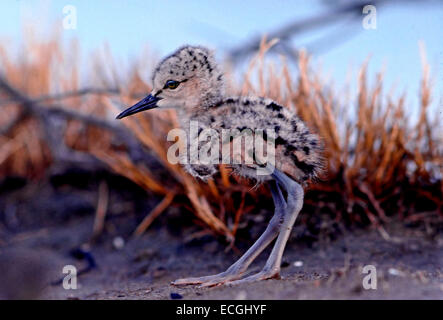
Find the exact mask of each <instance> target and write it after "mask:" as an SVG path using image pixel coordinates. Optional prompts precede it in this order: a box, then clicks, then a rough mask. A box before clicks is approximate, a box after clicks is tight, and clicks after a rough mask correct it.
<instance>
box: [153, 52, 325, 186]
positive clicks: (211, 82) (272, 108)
mask: <svg viewBox="0 0 443 320" xmlns="http://www.w3.org/2000/svg"><path fill="white" fill-rule="evenodd" d="M168 79H174V80H177V81H179V82H180V86H179V87H178V88H177V89H175V90H178V89H180V87H182V88H184V89H183V90H185V89H187V91H188V92H189V91H190V92H192V94H188V95H185V96H182V97H180V101H177V103H176V104H177V105H175V106H172V105H169V107H175V108H176V109H177V110H178V113H179V119H180V123H181V125H182V127H183V128H184V129H185V130H187V129H188V127H189V122H190V121H198V123H199V126H200V128H201V129H203V128H212V129H215V130H218V131H220V130H221V129H238V130H240V131H242V130H244V129H246V128H248V129H251V130H255V129H267V128H269V129H273V130H275V133H276V138H275V147H276V163H275V165H276V166H275V167H276V168H277V169H280V170H282V171H283V172H284V173H286V174H288V175H289V176H290V177H292V178H293V179H295V180H296V181H299V182H305V181H307V180H309V179H311V178H314V177H317V176H318V174H319V173H320V172H321V170H322V168H323V158H322V143H321V141H320V139H319V137H318V136H317V135H315V134H312V133H310V132H309V130H308V128H307V127H306V125H305V124H304V123H303V122H302V121H301V120H300V119H299V118H298V117H297V116H296V114H295V113H294V112H293V111H291V110H290V109H288V108H286V107H283V106H280V105H278V104H277V103H276V102H274V101H272V100H270V99H266V98H259V97H226V96H225V95H224V81H223V74H222V73H221V72H220V70H219V68H218V65H217V64H216V62H215V59H214V56H213V53H212V52H210V51H209V50H207V49H205V48H202V47H190V46H186V47H182V48H180V49H178V50H177V51H176V52H174V53H173V54H172V55H170V56H168V57H166V58H165V59H164V60H163V61H162V62H161V63H160V64H159V66H158V67H157V68H156V70H155V72H154V75H153V83H154V86H155V85H156V84H158V87H161V86H162V85H163V84H164V83H165V82H166V81H167V80H168ZM160 90H161V92H160V95H161V94H164V93H165V91H167V90H163V89H160ZM175 90H174V91H175ZM170 104H171V103H170ZM159 105H160V106H161V101H160V102H159ZM201 129H200V130H199V131H201ZM188 134H189V130H188ZM196 138H197V137H195V136H194V137H192V136H190V138H189V139H190V140H191V139H196ZM264 139H265V140H266V136H265V137H264ZM200 140H202V139H200ZM231 166H232V168H233V169H234V171H235V172H236V173H237V174H239V175H242V176H244V177H247V178H253V179H256V180H258V181H264V180H267V179H266V177H265V176H257V175H256V174H255V173H256V170H255V169H254V167H253V166H246V165H235V164H233V165H231ZM185 168H186V169H187V171H188V172H189V173H190V174H192V175H193V176H195V177H198V178H201V179H203V180H206V179H208V178H209V177H210V176H212V175H213V174H214V173H216V172H217V166H215V165H202V164H186V165H185Z"/></svg>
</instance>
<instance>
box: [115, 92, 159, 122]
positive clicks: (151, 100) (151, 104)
mask: <svg viewBox="0 0 443 320" xmlns="http://www.w3.org/2000/svg"><path fill="white" fill-rule="evenodd" d="M159 100H161V98H158V97H156V96H153V95H151V94H150V95H148V96H147V97H146V98H144V99H143V100H141V101H139V102H137V103H136V104H134V105H133V106H132V107H130V108H128V109H126V110H125V111H123V112H122V113H120V114H119V115H118V116H117V118H116V119H122V118H124V117H127V116H130V115H133V114H136V113H138V112H141V111H145V110H149V109H154V108H157V107H158V106H157V102H158V101H159Z"/></svg>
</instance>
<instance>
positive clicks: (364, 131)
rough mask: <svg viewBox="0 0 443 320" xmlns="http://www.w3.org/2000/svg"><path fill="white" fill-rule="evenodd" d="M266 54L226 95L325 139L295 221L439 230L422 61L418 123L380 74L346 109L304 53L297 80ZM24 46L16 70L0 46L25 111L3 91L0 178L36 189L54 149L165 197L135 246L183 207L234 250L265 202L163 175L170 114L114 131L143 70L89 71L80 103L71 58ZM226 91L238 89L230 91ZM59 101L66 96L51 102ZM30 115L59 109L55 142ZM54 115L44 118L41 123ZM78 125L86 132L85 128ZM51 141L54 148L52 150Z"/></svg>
mask: <svg viewBox="0 0 443 320" xmlns="http://www.w3.org/2000/svg"><path fill="white" fill-rule="evenodd" d="M273 43H274V42H273V41H271V42H269V43H268V42H266V41H265V40H263V42H262V45H261V48H260V51H259V52H258V53H257V55H256V57H255V58H254V59H253V60H252V61H251V63H250V66H249V68H248V71H247V72H246V74H245V75H244V77H243V81H242V84H243V85H242V86H241V88H240V89H239V90H233V92H232V94H241V95H246V94H258V95H261V96H267V97H270V98H272V99H275V100H276V101H278V102H279V103H281V104H283V105H285V106H287V107H288V108H292V109H294V110H295V111H296V112H297V113H298V114H299V116H300V117H301V118H302V119H303V120H305V121H306V123H307V124H308V125H309V126H310V127H311V128H312V130H313V131H316V132H318V133H319V134H320V136H322V137H323V139H324V143H325V146H326V155H325V156H326V158H327V159H328V170H327V175H326V176H325V177H323V178H322V179H321V181H319V182H318V183H316V184H312V185H311V187H310V189H309V191H308V193H307V195H306V201H305V203H306V205H305V209H304V211H305V212H309V214H310V216H315V215H324V214H326V215H328V216H330V217H331V219H332V220H337V221H340V220H344V221H346V222H349V223H361V224H367V223H372V224H374V225H380V223H381V222H384V223H386V222H388V221H389V220H390V217H391V216H394V215H398V216H400V217H401V218H403V219H405V220H407V221H424V220H426V221H432V222H435V221H440V222H441V219H442V217H443V204H442V201H443V200H442V199H443V184H442V180H441V177H442V173H443V166H442V164H443V150H442V130H441V126H439V125H438V123H437V116H436V115H435V114H432V111H431V109H430V105H431V97H432V95H431V87H430V82H429V72H430V70H429V65H428V64H427V62H426V60H425V59H424V58H423V60H422V64H423V70H424V71H423V79H422V80H421V100H420V105H419V108H420V110H419V118H418V119H410V118H409V116H408V114H407V112H406V110H407V109H408V105H407V103H408V102H407V100H406V97H405V96H402V97H400V98H397V99H394V98H392V97H391V96H390V95H385V94H384V92H383V90H382V89H383V74H381V73H380V74H378V75H377V77H376V79H375V84H374V85H373V86H372V87H369V86H368V82H367V74H366V73H367V64H365V65H363V66H362V68H361V69H360V72H359V76H358V93H357V97H356V98H355V99H354V101H352V100H350V99H348V100H346V99H342V97H341V96H340V95H339V94H337V93H336V92H334V90H333V89H330V88H329V87H328V85H327V84H326V83H324V82H323V81H322V78H321V77H320V75H318V74H316V73H315V72H314V71H312V70H311V69H310V68H309V56H308V55H307V54H306V53H301V55H300V58H299V62H298V67H299V72H298V75H297V76H296V77H294V76H293V75H292V73H291V72H290V71H289V68H288V65H287V64H286V63H285V62H284V61H282V63H281V64H280V67H279V68H276V67H275V66H274V65H273V64H271V63H267V62H266V60H265V54H266V51H267V49H268V48H269V47H270V46H272V45H273ZM25 46H26V48H25V49H24V51H23V52H26V55H24V56H23V58H22V59H19V60H13V59H11V58H10V57H11V55H10V53H8V52H7V50H6V49H5V47H6V46H5V44H3V45H0V61H1V65H2V66H3V67H2V70H1V72H2V74H3V77H4V79H6V80H7V82H8V83H9V84H10V85H11V87H13V88H15V89H17V90H18V91H19V92H20V93H21V94H22V95H23V96H24V97H25V98H26V99H28V100H26V99H25V100H23V99H22V100H20V99H18V98H17V96H14V95H13V94H11V92H9V91H8V90H1V87H0V107H1V108H2V113H3V115H6V116H2V117H1V118H0V128H1V129H0V176H3V177H4V176H7V175H21V176H25V177H29V178H35V177H40V176H42V174H43V173H44V172H45V170H46V169H47V168H50V166H51V164H53V163H54V158H55V156H54V154H55V153H61V152H60V150H61V149H63V150H65V151H66V152H68V151H69V152H75V155H76V156H78V155H81V157H79V159H89V158H91V155H92V156H93V157H92V158H94V159H99V160H100V161H102V162H104V163H106V164H107V165H108V166H109V167H110V168H112V170H114V171H115V172H117V173H119V174H121V175H123V176H125V177H127V178H129V179H131V180H133V181H134V182H136V183H137V184H139V185H140V186H142V187H143V188H145V189H147V190H149V191H151V192H153V193H156V194H158V195H162V196H163V197H164V198H163V200H162V201H161V202H160V203H159V204H158V205H157V206H156V207H155V208H153V210H152V211H151V213H150V214H149V215H148V216H147V217H146V218H145V219H144V220H143V222H142V223H141V224H140V225H139V227H138V228H137V229H136V230H135V234H136V235H139V234H141V233H143V231H144V230H145V229H146V228H147V227H148V226H149V225H150V224H151V223H152V221H153V220H154V219H155V218H156V217H157V216H158V215H160V214H161V213H162V212H163V211H164V210H165V209H166V208H167V207H168V206H169V205H173V204H180V205H182V206H185V207H186V208H189V209H190V210H192V211H193V212H194V213H195V215H196V216H197V218H198V220H197V221H200V222H203V224H204V225H206V226H207V227H208V228H209V229H210V230H212V231H213V232H215V233H217V234H220V235H224V236H226V237H227V238H228V239H231V240H233V239H234V238H235V235H236V232H237V231H238V229H239V227H240V222H241V220H242V216H243V215H244V214H246V213H249V212H251V211H253V210H254V209H255V208H256V206H257V203H264V202H266V201H267V200H269V199H270V195H269V194H268V192H266V189H265V188H264V187H260V188H258V189H257V190H254V189H253V188H252V186H251V185H248V184H246V183H245V182H243V181H240V180H239V179H238V178H237V177H235V176H231V175H230V172H229V171H228V169H227V168H224V167H223V166H221V167H220V174H219V175H218V176H216V178H215V179H214V180H213V181H209V183H208V184H205V183H201V182H198V181H196V180H195V179H194V178H192V177H191V176H189V175H188V174H186V173H185V172H184V171H183V169H182V168H181V167H180V166H178V165H172V164H170V163H169V162H168V161H167V158H166V152H167V148H168V146H169V145H170V143H169V142H167V141H166V135H167V132H168V131H169V130H170V129H172V128H174V127H177V126H178V124H177V118H176V114H175V112H174V111H154V112H146V113H142V114H139V115H136V116H134V117H130V118H128V119H125V120H124V121H121V122H116V121H114V116H115V115H116V114H117V113H118V112H119V111H120V110H121V109H122V108H123V106H128V105H131V104H132V103H134V102H135V101H136V100H137V99H136V97H140V93H147V92H149V90H150V88H149V85H148V84H146V83H145V82H144V81H143V80H142V77H141V76H140V70H141V69H145V68H142V65H141V64H135V65H134V67H133V68H132V69H131V71H129V72H128V73H127V75H126V80H122V77H121V76H119V75H118V73H117V72H116V70H117V69H116V67H115V65H114V64H113V63H112V60H111V58H110V57H108V58H107V59H106V65H104V64H103V63H102V62H98V59H96V60H94V61H95V62H94V63H93V68H92V71H91V73H90V75H89V82H90V83H92V84H93V85H91V87H93V88H100V89H94V90H83V91H82V90H80V89H81V86H80V80H79V75H78V70H79V69H80V68H79V64H78V60H77V59H76V54H75V52H77V51H76V48H75V46H73V47H72V48H70V52H71V55H66V50H62V49H61V46H60V42H59V41H58V40H57V39H56V38H54V39H52V40H50V41H48V42H39V41H34V40H32V39H28V41H27V42H26V43H25ZM72 52H73V54H72ZM109 56H110V55H109ZM152 67H153V65H150V66H149V69H152ZM146 69H147V70H148V68H146ZM109 70H110V71H109ZM255 77H256V78H255ZM230 80H231V81H233V80H232V78H231V79H230ZM232 88H237V86H236V85H235V84H233V85H232ZM328 88H329V89H328ZM3 89H4V88H3ZM54 92H57V93H59V94H57V95H56V94H55V93H54ZM64 92H69V94H60V93H64ZM17 101H19V102H17ZM34 105H35V106H37V107H38V108H40V109H38V110H41V108H47V109H51V108H59V109H62V111H63V112H64V111H65V110H68V111H69V112H70V113H69V112H68V115H62V116H60V115H58V116H57V117H56V118H57V119H55V120H54V121H56V122H57V121H58V123H60V125H58V126H57V128H58V129H57V130H58V131H53V132H48V127H47V125H48V121H47V120H45V119H41V118H42V115H40V114H39V112H35V110H37V109H35V108H33V107H32V106H34ZM54 110H55V109H54ZM54 110H52V111H54ZM57 112H58V111H57ZM57 112H54V114H57ZM72 113H75V114H72ZM52 115H53V114H50V113H48V114H45V116H47V117H49V118H51V117H52ZM87 117H91V118H93V119H94V121H87ZM97 119H99V120H97ZM432 119H433V121H431V120H432ZM51 121H53V120H51ZM122 126H124V127H125V128H126V130H124V131H125V132H130V133H131V135H130V136H131V137H132V139H134V138H135V139H134V140H135V141H136V142H137V143H139V144H140V145H143V146H144V147H145V149H144V151H145V152H147V154H148V155H149V159H147V160H146V161H139V160H140V159H134V157H133V155H132V154H131V152H130V151H131V147H130V146H129V145H128V143H127V141H128V140H127V139H123V138H122V135H121V131H120V130H121V128H122ZM51 128H52V127H51ZM118 128H120V129H118ZM57 134H59V136H57ZM54 135H56V139H55V140H58V143H54V141H53V140H54V139H51V136H52V137H54ZM146 150H148V151H146ZM59 156H60V154H59ZM68 157H69V158H71V156H68ZM83 157H85V158H83ZM88 157H89V158H88ZM152 159H154V160H155V164H154V162H152V161H151V160H152ZM175 199H179V200H175ZM177 201H180V202H177ZM304 217H305V219H308V218H306V217H307V215H305V216H304Z"/></svg>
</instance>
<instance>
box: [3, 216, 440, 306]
mask: <svg viewBox="0 0 443 320" xmlns="http://www.w3.org/2000/svg"><path fill="white" fill-rule="evenodd" d="M91 224H92V220H91V219H90V218H89V217H88V218H84V219H81V221H76V222H75V223H69V224H68V225H66V226H64V227H63V228H60V227H57V228H53V229H51V228H44V229H41V230H37V231H33V232H31V233H22V234H17V235H16V236H14V237H13V238H12V239H11V241H10V245H9V246H8V249H7V250H3V260H2V261H0V265H1V264H2V263H3V264H4V263H5V255H6V257H7V258H6V259H8V264H9V265H10V266H11V267H12V266H14V269H16V270H17V272H19V270H20V269H23V270H25V273H26V274H28V277H30V278H31V280H29V281H27V282H25V283H22V284H21V286H23V287H22V288H21V289H22V290H21V293H20V292H19V293H17V292H16V291H17V290H18V288H17V286H16V285H14V284H10V288H9V290H10V291H11V292H12V294H15V295H17V294H18V296H19V297H20V294H22V295H24V297H29V295H31V297H32V298H41V299H171V294H174V293H176V294H179V296H181V297H182V298H183V299H443V249H442V248H443V238H439V239H436V240H435V239H434V240H433V241H428V240H424V238H423V234H422V233H421V231H419V230H417V229H407V228H404V227H401V225H400V224H397V225H396V227H395V228H391V229H390V230H388V232H389V233H390V236H391V240H390V241H387V240H385V239H384V238H383V237H381V235H380V234H379V232H377V231H375V230H366V231H365V230H356V231H353V232H346V233H345V234H343V235H342V236H340V237H339V238H338V239H337V240H335V241H332V242H330V241H317V242H315V243H313V244H310V245H306V244H303V243H297V230H295V232H294V236H293V237H292V239H291V240H290V243H289V244H288V246H287V250H286V253H285V256H284V262H283V268H282V279H281V280H267V281H261V282H257V283H251V284H242V285H237V286H221V287H215V288H205V289H200V288H197V287H194V286H190V287H180V288H177V287H174V286H171V285H170V284H169V283H170V282H171V281H172V280H175V279H176V278H179V277H184V276H198V275H207V274H212V273H216V272H220V271H223V270H224V269H225V268H226V267H228V266H229V265H230V263H231V262H233V261H234V260H235V259H236V258H238V256H239V255H238V254H235V253H234V252H233V251H232V250H231V251H230V252H227V253H226V252H224V248H225V246H224V245H222V244H220V243H219V242H218V241H216V240H215V239H214V238H212V237H204V238H203V239H200V240H198V241H191V242H189V243H187V244H185V243H184V240H183V238H182V237H177V236H173V235H171V234H170V233H169V232H167V231H165V228H155V229H151V230H150V231H149V232H147V233H146V234H145V235H144V236H143V237H141V238H139V239H134V240H130V241H127V242H126V243H125V245H124V246H123V247H122V248H121V249H116V248H115V246H114V245H113V244H112V242H113V239H109V241H103V242H102V243H100V244H96V245H94V246H93V247H92V248H91V254H92V256H93V257H94V259H95V260H96V263H97V265H98V267H97V268H96V269H93V270H91V271H90V272H87V273H85V274H83V275H80V276H79V278H78V289H76V290H65V289H63V287H62V285H61V284H57V285H45V288H44V289H43V290H42V291H40V290H39V288H41V287H42V285H43V283H47V281H48V280H49V281H51V282H54V281H56V280H57V279H59V278H61V277H62V276H63V274H62V268H63V266H65V265H68V264H69V265H75V266H76V267H77V268H78V270H81V269H82V268H83V267H84V266H85V265H86V262H85V261H79V260H76V259H74V258H73V257H71V256H70V255H69V254H68V252H69V249H70V248H72V247H73V246H74V245H75V244H78V243H81V242H82V240H85V239H86V238H85V237H87V236H88V230H90V226H91ZM297 228H298V229H300V228H302V226H298V227H297ZM80 230H85V231H83V233H82V232H81V231H80ZM268 252H269V251H266V252H265V253H264V254H263V255H262V256H260V257H259V259H258V261H257V262H256V263H254V265H253V266H252V267H251V271H258V270H259V269H260V266H261V265H262V264H263V263H264V261H265V258H266V255H267V254H268ZM23 257H26V259H25V258H23ZM23 260H24V261H23ZM365 265H374V266H375V267H376V270H377V289H376V290H366V289H364V288H363V286H362V281H363V278H364V276H365V274H362V273H361V268H362V267H363V266H365ZM0 268H1V266H0ZM37 274H42V275H43V276H42V279H44V280H41V279H40V280H35V279H34V280H33V281H32V278H33V277H34V278H35V277H37ZM3 276H5V275H4V274H3ZM36 288H38V289H36ZM5 289H7V290H8V288H5V287H4V288H3V290H5ZM14 292H15V293H14ZM24 292H26V293H24ZM4 294H5V293H4ZM175 296H176V295H175Z"/></svg>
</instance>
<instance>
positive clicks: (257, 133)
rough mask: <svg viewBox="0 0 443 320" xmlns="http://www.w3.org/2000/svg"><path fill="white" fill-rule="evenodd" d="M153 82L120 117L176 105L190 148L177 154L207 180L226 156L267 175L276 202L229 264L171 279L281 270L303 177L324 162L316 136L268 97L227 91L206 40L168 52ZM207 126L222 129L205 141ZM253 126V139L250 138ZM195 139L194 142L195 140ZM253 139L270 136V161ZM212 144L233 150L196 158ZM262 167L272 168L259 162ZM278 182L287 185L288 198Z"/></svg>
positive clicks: (236, 166)
mask: <svg viewBox="0 0 443 320" xmlns="http://www.w3.org/2000/svg"><path fill="white" fill-rule="evenodd" d="M152 83H153V90H152V92H151V94H149V95H148V96H147V97H146V98H144V99H143V100H141V101H140V102H138V103H136V104H135V105H134V106H132V107H130V108H128V109H127V110H125V111H123V112H122V113H121V114H119V115H118V116H117V118H118V119H121V118H124V117H126V116H129V115H132V114H135V113H138V112H141V111H145V110H149V109H153V108H173V109H176V110H177V113H178V118H179V122H180V125H181V127H182V128H183V129H184V131H186V134H187V137H188V140H187V143H186V147H187V150H189V152H185V153H184V155H183V154H182V155H181V161H180V162H181V163H182V164H184V166H185V169H186V170H187V171H188V172H189V173H190V174H191V175H193V176H194V177H198V178H200V179H203V180H206V179H208V178H210V177H211V176H212V175H213V174H215V173H216V172H217V170H218V164H220V163H228V164H229V166H230V167H231V168H232V169H233V170H234V172H235V173H237V174H238V175H241V176H243V177H246V178H250V179H254V180H256V181H258V182H264V181H267V182H268V183H269V187H270V190H271V194H272V197H273V200H274V204H275V212H274V216H273V218H272V219H271V221H270V223H269V225H268V227H267V228H266V230H265V231H264V233H263V234H262V235H261V237H260V238H259V239H258V240H257V241H256V243H255V244H254V245H253V246H252V247H251V248H250V249H249V250H248V251H247V252H246V253H245V254H244V255H243V256H242V257H241V258H240V259H239V260H238V261H237V262H235V263H234V264H233V265H231V267H229V268H228V269H227V270H226V271H224V272H222V273H219V274H216V275H212V276H206V277H197V278H186V279H180V280H177V281H175V282H173V284H175V285H186V284H201V285H202V286H215V285H220V284H225V283H240V282H245V281H255V280H264V279H270V278H276V277H279V276H280V264H281V259H282V255H283V251H284V248H285V245H286V242H287V239H288V237H289V234H290V231H291V229H292V226H293V224H294V222H295V220H296V217H297V215H298V213H299V211H300V210H301V207H302V204H303V196H304V192H303V188H302V186H301V185H300V184H306V182H307V181H309V180H312V179H313V178H315V177H317V176H318V175H319V174H320V173H321V171H322V170H323V167H324V165H323V163H324V160H323V157H322V149H323V145H322V143H321V141H320V139H319V137H318V136H317V135H315V134H313V133H311V132H310V131H309V130H308V128H307V127H306V125H305V124H304V123H303V122H302V121H301V120H300V119H299V118H298V117H297V116H296V114H295V113H294V112H293V111H291V110H290V109H288V108H285V107H283V106H280V105H279V104H277V103H276V102H274V101H272V100H270V99H266V98H261V97H250V96H248V97H227V96H225V84H224V76H223V73H222V72H221V71H220V69H219V67H218V65H217V63H216V61H215V58H214V55H213V53H212V52H211V51H210V50H208V49H206V48H203V47H199V46H184V47H182V48H179V49H178V50H177V51H175V52H174V53H173V54H171V55H170V56H168V57H166V58H165V59H163V60H162V61H161V62H160V63H159V64H158V66H157V68H156V69H155V70H154V72H153V77H152ZM194 124H195V125H194ZM193 125H194V127H195V128H194V130H193V128H192V126H193ZM225 131H227V134H225ZM208 132H210V133H211V134H212V135H213V133H214V132H215V133H217V134H218V135H217V138H216V139H212V137H210V138H211V139H209V140H210V141H209V142H208V141H207V140H208V139H207V138H208ZM244 132H247V134H246V135H244V134H242V133H244ZM251 133H252V136H253V139H252V140H247V138H248V136H250V135H251ZM211 134H210V135H209V136H211ZM218 137H221V138H220V139H219V138H218ZM195 141H197V144H196V148H192V144H193V142H195ZM248 141H249V142H248ZM252 141H253V143H252ZM256 141H260V142H261V143H262V145H263V144H266V153H267V155H268V156H269V155H272V161H271V163H267V160H269V158H268V157H264V156H263V154H264V153H263V148H260V149H261V150H260V152H258V149H259V148H258V146H260V144H256V143H255V142H256ZM205 144H206V147H205ZM208 144H209V146H210V147H212V149H215V150H216V151H219V150H222V151H224V150H228V149H229V152H228V157H227V158H226V154H225V153H224V152H215V155H214V156H213V155H212V154H211V156H210V157H209V158H210V160H211V161H209V162H208V161H198V160H200V159H199V155H201V151H202V149H204V148H207V145H208ZM239 145H240V146H241V147H240V148H237V147H238V146H239ZM224 147H227V148H225V149H223V148H224ZM231 149H232V152H231ZM205 150H206V149H205ZM196 153H198V156H196ZM220 154H221V155H220ZM183 157H184V158H183ZM192 159H197V161H192ZM263 168H266V169H267V170H266V171H264V172H263V170H260V169H263ZM269 169H270V170H269ZM280 187H283V188H284V189H285V190H286V192H287V197H286V199H285V198H284V197H283V194H282V192H281V189H280ZM275 238H277V240H276V242H275V245H274V249H273V250H272V252H271V255H270V256H269V258H268V260H267V262H266V264H265V267H264V268H263V270H262V271H261V272H259V273H258V274H255V275H252V276H250V277H247V278H244V279H241V278H242V277H243V275H244V273H245V272H246V270H247V268H248V266H249V265H250V264H251V263H252V261H253V260H254V259H255V258H256V257H257V256H258V255H259V254H260V253H261V252H262V251H263V250H264V249H265V248H266V247H267V246H268V245H269V244H270V243H271V242H272V241H273V240H274V239H275ZM240 279H241V280H240Z"/></svg>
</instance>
